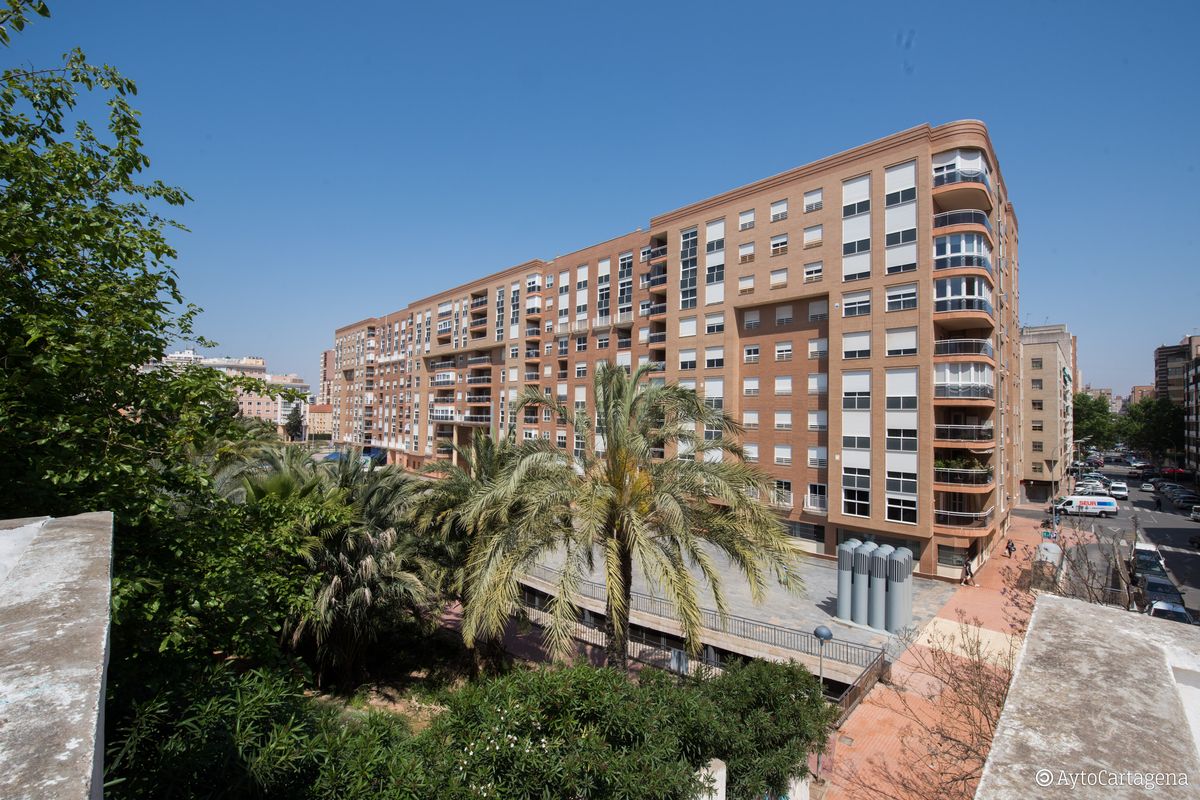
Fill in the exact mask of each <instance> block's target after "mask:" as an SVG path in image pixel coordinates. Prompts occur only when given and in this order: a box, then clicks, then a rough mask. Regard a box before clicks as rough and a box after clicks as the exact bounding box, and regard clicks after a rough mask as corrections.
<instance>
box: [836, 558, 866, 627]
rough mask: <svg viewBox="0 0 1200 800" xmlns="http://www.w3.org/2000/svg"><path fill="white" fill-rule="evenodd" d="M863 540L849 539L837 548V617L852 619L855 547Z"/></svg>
mask: <svg viewBox="0 0 1200 800" xmlns="http://www.w3.org/2000/svg"><path fill="white" fill-rule="evenodd" d="M860 544H862V542H860V541H859V540H858V539H847V540H846V541H844V542H842V543H841V544H839V545H838V549H837V557H838V560H837V614H836V616H837V618H838V619H845V620H848V619H850V602H851V601H850V595H851V593H852V591H853V586H854V549H855V548H856V547H858V546H859V545H860Z"/></svg>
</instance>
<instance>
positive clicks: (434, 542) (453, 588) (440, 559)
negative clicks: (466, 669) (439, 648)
mask: <svg viewBox="0 0 1200 800" xmlns="http://www.w3.org/2000/svg"><path fill="white" fill-rule="evenodd" d="M515 454H516V447H515V446H514V442H513V437H512V435H511V434H510V435H508V436H505V437H504V438H501V439H497V438H493V437H492V435H491V434H490V433H487V432H485V431H476V432H475V435H474V436H472V437H471V441H470V442H469V443H468V444H466V445H455V446H454V458H453V460H452V461H450V462H437V463H433V464H430V465H428V467H426V469H425V470H424V475H425V476H426V477H428V478H429V479H430V480H429V481H428V482H427V483H426V484H425V486H424V487H422V488H421V489H420V490H419V492H418V494H417V496H416V498H415V499H414V502H413V505H412V514H413V522H414V524H415V525H416V527H417V529H418V530H420V531H423V532H425V533H427V534H429V535H428V536H426V537H424V538H423V540H422V541H423V545H424V549H425V552H426V554H427V556H428V559H429V563H430V564H431V565H432V566H433V568H434V571H433V572H432V573H431V574H430V575H428V576H427V582H428V583H429V585H430V588H435V587H436V588H437V590H438V591H439V592H440V593H441V594H442V595H443V596H445V597H449V598H457V599H458V600H459V601H460V602H461V603H462V605H463V606H466V605H467V604H468V603H469V602H470V597H471V586H470V582H469V580H468V570H467V557H468V555H469V553H470V551H471V547H472V546H473V544H474V543H475V541H476V540H477V538H478V536H477V533H478V531H477V529H476V527H475V525H474V523H473V521H472V519H471V518H469V517H468V516H467V515H466V514H465V513H464V510H465V509H466V507H467V504H468V503H469V502H470V501H471V498H473V497H475V496H476V495H478V494H480V493H481V492H483V491H485V490H486V489H487V487H488V486H489V485H490V484H491V482H492V481H494V480H496V479H497V478H499V477H500V475H501V474H502V473H503V471H504V469H505V468H506V467H507V465H508V464H509V463H510V462H511V461H512V459H513V457H514V456H515ZM468 650H469V651H470V660H471V667H472V670H473V671H475V672H478V671H479V670H480V669H481V668H486V669H493V670H494V669H498V668H499V667H500V666H501V664H502V662H503V661H504V660H505V653H504V647H503V644H502V643H501V642H499V641H498V640H497V639H495V638H494V637H488V636H481V637H479V641H478V642H472V644H471V645H469V646H468Z"/></svg>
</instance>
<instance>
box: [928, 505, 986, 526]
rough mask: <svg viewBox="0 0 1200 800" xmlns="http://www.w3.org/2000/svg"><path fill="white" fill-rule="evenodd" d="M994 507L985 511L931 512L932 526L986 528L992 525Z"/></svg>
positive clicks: (937, 510)
mask: <svg viewBox="0 0 1200 800" xmlns="http://www.w3.org/2000/svg"><path fill="white" fill-rule="evenodd" d="M995 510H996V509H995V507H994V506H993V507H992V508H989V509H988V510H987V511H944V510H942V509H940V508H935V509H934V510H933V524H934V525H942V526H944V527H947V528H986V527H988V526H989V525H991V524H992V516H993V514H994V512H995Z"/></svg>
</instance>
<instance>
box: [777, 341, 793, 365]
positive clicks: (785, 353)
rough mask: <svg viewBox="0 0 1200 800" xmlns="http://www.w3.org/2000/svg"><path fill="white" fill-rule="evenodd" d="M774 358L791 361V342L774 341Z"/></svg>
mask: <svg viewBox="0 0 1200 800" xmlns="http://www.w3.org/2000/svg"><path fill="white" fill-rule="evenodd" d="M775 360H776V361H791V360H792V343H791V342H776V343H775Z"/></svg>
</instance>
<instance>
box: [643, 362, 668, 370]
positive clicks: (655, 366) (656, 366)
mask: <svg viewBox="0 0 1200 800" xmlns="http://www.w3.org/2000/svg"><path fill="white" fill-rule="evenodd" d="M646 367H647V368H649V370H650V371H651V372H663V371H664V370H666V368H667V362H665V361H647V362H646Z"/></svg>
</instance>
